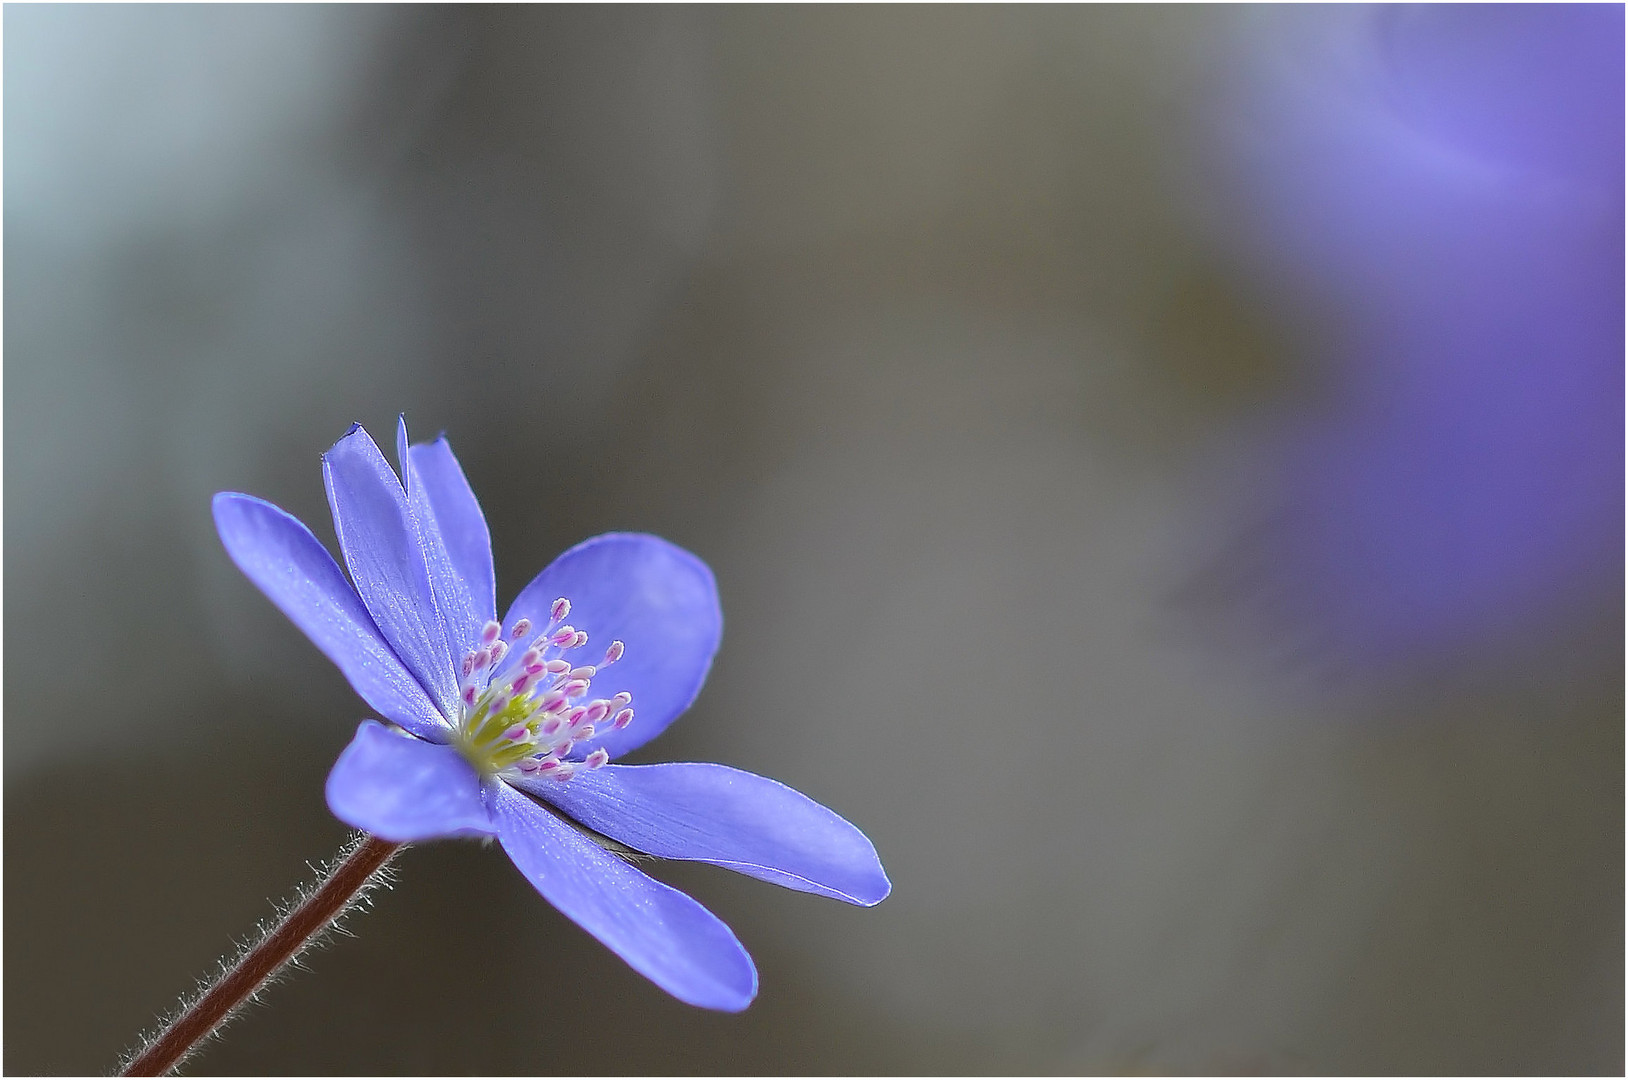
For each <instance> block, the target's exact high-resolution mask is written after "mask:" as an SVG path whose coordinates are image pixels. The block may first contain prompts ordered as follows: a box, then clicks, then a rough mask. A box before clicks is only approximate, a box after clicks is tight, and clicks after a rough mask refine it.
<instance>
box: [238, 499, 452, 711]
mask: <svg viewBox="0 0 1628 1080" xmlns="http://www.w3.org/2000/svg"><path fill="white" fill-rule="evenodd" d="M214 509H215V528H216V530H217V531H218V532H219V533H220V539H221V543H223V544H224V545H226V553H227V554H228V555H230V556H231V557H232V561H233V562H235V563H237V565H238V569H240V570H242V571H243V573H244V574H246V575H247V576H248V578H249V580H250V581H252V582H254V583H255V584H256V585H257V586H259V587H260V591H261V592H263V593H265V594H266V596H267V598H268V599H270V600H271V602H272V603H273V604H276V605H277V607H278V608H280V609H281V610H282V613H283V614H284V615H287V616H288V617H289V619H290V620H291V621H292V622H293V623H294V625H295V626H297V627H299V628H300V629H301V630H303V631H305V636H306V637H308V638H310V639H311V643H312V644H313V645H315V646H316V647H317V648H318V649H320V650H322V654H323V655H324V656H326V657H327V658H328V659H329V660H332V661H333V662H334V664H335V665H336V666H337V667H338V668H339V670H340V671H341V672H343V673H344V675H345V678H346V679H348V680H350V684H351V686H352V687H353V688H355V690H356V692H357V693H358V694H360V695H362V700H363V701H366V702H367V703H368V704H369V705H371V706H373V708H375V709H377V710H378V712H379V715H381V716H383V717H385V718H386V719H388V720H393V721H395V722H396V723H398V724H400V725H401V726H402V727H404V728H406V729H407V730H408V731H411V732H413V733H414V734H415V735H422V736H424V737H426V738H432V739H433V738H444V737H445V736H444V732H445V731H446V723H445V721H444V720H442V718H441V716H440V714H439V713H438V712H437V711H436V707H435V704H434V703H433V702H431V701H430V699H429V697H428V695H426V694H425V693H424V688H423V686H421V685H420V684H419V682H418V680H417V679H415V678H414V677H413V676H412V674H411V673H409V672H408V670H407V669H406V668H405V667H404V666H403V665H402V662H401V660H400V659H398V658H397V656H396V653H395V651H394V650H393V649H391V647H390V645H389V643H388V642H386V641H385V639H384V637H383V636H382V635H380V633H379V630H378V628H377V627H376V626H374V624H373V619H372V617H371V616H369V615H368V613H367V610H366V609H365V608H363V606H362V601H361V600H360V599H359V598H358V597H357V595H356V590H355V589H353V588H351V585H350V582H348V581H346V580H345V574H344V572H343V571H341V570H340V569H339V566H338V564H337V563H335V562H334V560H333V556H332V555H329V554H328V551H327V549H326V548H324V547H323V546H322V544H321V543H319V542H318V541H317V538H316V537H314V536H312V535H311V530H309V529H307V528H306V527H305V526H304V525H302V524H300V522H299V521H298V520H297V519H295V518H294V517H293V516H292V515H290V514H288V513H285V512H284V511H282V510H279V509H278V508H277V507H275V506H273V505H271V504H270V503H268V502H265V501H264V500H261V499H257V498H255V497H254V496H252V495H240V494H238V493H237V492H235V491H223V492H221V493H220V494H218V495H216V496H215V503H214Z"/></svg>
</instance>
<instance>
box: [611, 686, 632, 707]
mask: <svg viewBox="0 0 1628 1080" xmlns="http://www.w3.org/2000/svg"><path fill="white" fill-rule="evenodd" d="M631 704H633V695H632V694H630V693H628V692H627V691H626V690H623V691H622V692H621V693H620V694H617V695H616V696H615V697H613V698H611V708H613V709H625V708H627V707H628V706H629V705H631Z"/></svg>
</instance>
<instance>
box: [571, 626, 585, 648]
mask: <svg viewBox="0 0 1628 1080" xmlns="http://www.w3.org/2000/svg"><path fill="white" fill-rule="evenodd" d="M586 644H588V631H586V630H578V631H577V636H576V637H574V638H572V639H571V644H569V645H567V646H566V648H568V649H580V648H582V647H583V646H584V645H586Z"/></svg>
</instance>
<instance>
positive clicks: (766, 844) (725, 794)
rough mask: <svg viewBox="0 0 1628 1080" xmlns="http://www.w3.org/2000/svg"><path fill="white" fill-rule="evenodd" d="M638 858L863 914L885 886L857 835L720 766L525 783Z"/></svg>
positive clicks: (780, 788) (796, 799) (608, 770)
mask: <svg viewBox="0 0 1628 1080" xmlns="http://www.w3.org/2000/svg"><path fill="white" fill-rule="evenodd" d="M525 786H526V787H527V788H528V789H529V790H532V791H534V792H535V793H536V794H538V795H540V796H542V797H543V798H545V799H547V800H548V801H549V802H551V803H553V804H554V805H555V806H558V807H559V808H560V809H561V810H564V811H565V812H566V813H567V814H569V815H571V817H573V818H575V819H576V820H578V821H580V822H582V823H583V824H584V825H586V826H588V827H589V828H590V829H593V830H594V831H596V832H600V833H604V834H605V835H606V836H608V837H610V838H611V839H613V840H619V841H621V842H622V843H624V844H626V845H627V846H628V847H631V848H633V849H634V850H636V851H642V852H645V853H646V854H649V855H658V856H660V857H661V858H664V859H688V860H691V861H694V862H708V863H713V864H715V865H717V866H724V867H728V868H729V869H731V870H738V871H740V872H741V873H743V874H750V875H751V876H752V877H755V878H762V879H763V880H764V881H772V882H774V883H775V884H776V885H784V886H786V887H787V888H788V889H798V890H800V891H802V892H811V893H818V894H819V895H821V896H829V897H831V898H833V899H836V900H846V901H847V902H848V903H850V904H860V905H862V906H864V907H869V906H871V905H872V904H877V903H880V902H881V901H882V899H883V898H884V897H886V896H887V894H888V893H889V891H891V890H892V888H893V886H892V885H891V884H890V883H889V882H888V879H887V874H886V873H884V872H883V870H882V864H881V862H880V861H879V860H878V859H877V857H876V848H875V847H873V846H872V845H871V842H870V841H869V840H868V839H866V837H865V834H864V833H862V832H860V831H859V830H858V829H856V828H854V827H853V826H852V825H850V824H849V823H848V822H847V821H845V820H843V819H842V817H840V816H839V815H837V814H836V813H834V812H832V811H831V810H828V809H826V808H825V807H823V806H821V805H820V804H819V803H817V802H815V801H814V800H813V799H810V798H809V797H808V796H807V795H804V794H802V793H801V792H798V791H793V790H792V789H791V788H789V787H787V786H786V785H784V784H782V783H779V782H777V781H774V780H769V779H767V778H765V777H762V776H755V775H753V774H752V773H749V772H741V771H740V770H739V769H731V768H729V767H728V766H726V765H703V764H691V763H676V764H667V765H607V766H605V767H604V768H602V769H596V770H593V771H591V772H588V771H584V772H579V773H578V774H577V775H576V776H575V777H573V778H572V779H571V780H569V781H567V782H566V783H563V784H562V783H559V782H556V781H547V780H545V781H537V782H535V783H534V784H527V785H525Z"/></svg>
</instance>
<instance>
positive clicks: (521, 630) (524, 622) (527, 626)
mask: <svg viewBox="0 0 1628 1080" xmlns="http://www.w3.org/2000/svg"><path fill="white" fill-rule="evenodd" d="M529 633H531V620H530V619H520V620H518V621H517V622H516V623H515V624H514V628H513V629H511V630H510V631H509V637H510V638H511V639H513V640H515V641H519V640H520V639H521V638H523V637H525V636H526V635H527V634H529Z"/></svg>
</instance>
